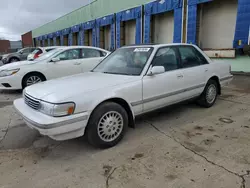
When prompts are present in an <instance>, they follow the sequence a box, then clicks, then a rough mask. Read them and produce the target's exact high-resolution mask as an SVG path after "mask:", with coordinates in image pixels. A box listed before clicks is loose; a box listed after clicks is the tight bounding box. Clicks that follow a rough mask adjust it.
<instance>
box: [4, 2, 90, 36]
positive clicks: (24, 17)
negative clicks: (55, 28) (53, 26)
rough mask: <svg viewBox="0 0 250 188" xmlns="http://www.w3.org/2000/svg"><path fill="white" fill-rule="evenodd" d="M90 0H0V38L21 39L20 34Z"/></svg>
mask: <svg viewBox="0 0 250 188" xmlns="http://www.w3.org/2000/svg"><path fill="white" fill-rule="evenodd" d="M89 2H91V0H0V5H1V6H0V7H1V10H0V38H4V39H7V40H21V35H22V34H24V33H26V32H28V31H31V30H33V29H35V28H37V27H39V26H41V25H43V24H45V23H48V22H50V21H52V20H54V19H56V18H58V17H61V16H63V15H65V14H67V13H69V12H71V11H73V10H75V9H78V8H80V7H81V6H84V5H86V4H88V3H89Z"/></svg>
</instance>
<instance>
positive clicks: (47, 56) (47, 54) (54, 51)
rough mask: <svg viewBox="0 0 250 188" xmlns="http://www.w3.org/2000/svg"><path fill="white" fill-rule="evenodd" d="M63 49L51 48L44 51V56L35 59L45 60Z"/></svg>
mask: <svg viewBox="0 0 250 188" xmlns="http://www.w3.org/2000/svg"><path fill="white" fill-rule="evenodd" d="M62 50H63V49H54V50H51V51H49V52H46V53H44V54H43V55H42V56H40V57H38V58H37V59H35V61H41V60H45V59H48V58H50V57H52V56H53V55H55V54H57V53H59V52H61V51H62Z"/></svg>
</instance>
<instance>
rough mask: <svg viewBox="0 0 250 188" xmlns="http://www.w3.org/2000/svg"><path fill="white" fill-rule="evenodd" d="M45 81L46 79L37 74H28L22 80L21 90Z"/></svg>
mask: <svg viewBox="0 0 250 188" xmlns="http://www.w3.org/2000/svg"><path fill="white" fill-rule="evenodd" d="M45 80H46V79H45V78H44V76H43V75H41V74H38V73H31V74H28V75H26V76H25V77H24V79H23V88H25V87H27V86H31V85H33V84H36V83H39V82H43V81H45Z"/></svg>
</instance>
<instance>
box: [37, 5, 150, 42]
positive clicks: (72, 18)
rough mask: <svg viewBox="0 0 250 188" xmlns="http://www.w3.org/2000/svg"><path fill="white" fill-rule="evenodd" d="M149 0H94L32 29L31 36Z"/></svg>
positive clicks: (53, 30) (50, 31)
mask: <svg viewBox="0 0 250 188" xmlns="http://www.w3.org/2000/svg"><path fill="white" fill-rule="evenodd" d="M151 1H152V0H136V1H135V0H96V1H94V2H92V3H91V4H89V5H86V6H84V7H81V8H79V9H77V10H75V11H73V12H71V13H69V14H67V15H65V16H62V17H60V18H58V19H56V20H54V21H52V22H49V23H47V24H45V25H43V26H41V27H38V28H37V29H34V30H33V31H32V36H33V38H35V37H38V36H41V35H44V34H48V33H52V32H55V31H58V30H62V29H65V28H68V27H71V26H73V25H76V24H80V23H84V22H87V21H90V20H94V19H97V18H100V17H103V16H105V15H109V14H113V13H115V12H119V11H121V10H126V9H129V8H133V7H136V6H139V5H142V4H145V3H148V2H151ZM62 3H63V1H62Z"/></svg>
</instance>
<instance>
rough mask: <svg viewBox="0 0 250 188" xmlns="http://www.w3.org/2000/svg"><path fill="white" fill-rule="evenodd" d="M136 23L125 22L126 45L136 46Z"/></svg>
mask: <svg viewBox="0 0 250 188" xmlns="http://www.w3.org/2000/svg"><path fill="white" fill-rule="evenodd" d="M135 34H136V21H135V20H129V21H126V22H124V36H123V38H124V40H125V45H129V44H135Z"/></svg>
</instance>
